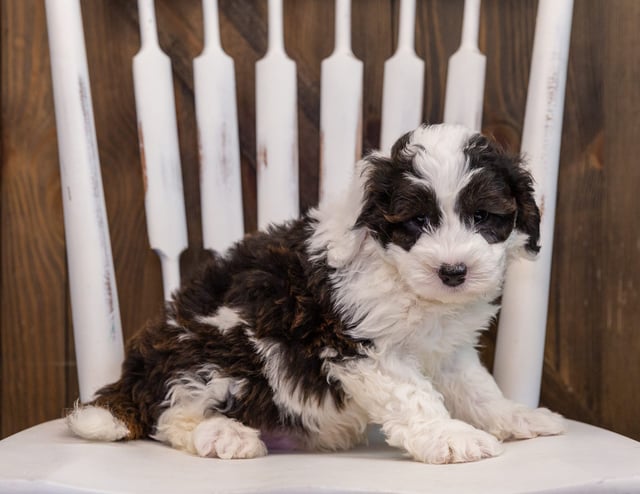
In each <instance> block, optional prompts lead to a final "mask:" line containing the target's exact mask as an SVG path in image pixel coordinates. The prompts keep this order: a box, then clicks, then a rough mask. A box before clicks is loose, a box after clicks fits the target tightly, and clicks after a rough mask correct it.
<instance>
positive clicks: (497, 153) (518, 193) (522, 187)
mask: <svg viewBox="0 0 640 494" xmlns="http://www.w3.org/2000/svg"><path fill="white" fill-rule="evenodd" d="M465 154H467V156H468V157H469V164H470V166H471V168H472V169H473V168H479V167H483V166H487V167H495V168H496V169H498V170H500V172H501V173H502V174H503V176H504V177H505V178H506V180H507V183H508V184H509V187H510V189H511V193H512V194H513V197H514V199H515V200H516V205H517V213H516V223H515V228H516V230H518V231H520V232H522V233H524V234H525V235H527V242H526V243H525V245H524V248H525V250H526V252H528V253H529V254H533V255H535V254H537V253H538V252H539V251H540V245H539V242H540V210H539V209H538V205H537V204H536V200H535V192H534V186H533V184H534V182H533V177H532V176H531V173H529V171H528V170H527V169H526V167H525V165H524V163H523V160H522V157H521V156H520V155H518V154H513V153H510V152H508V151H506V150H505V149H504V148H503V147H502V146H500V144H498V143H497V142H496V141H494V140H493V139H490V138H488V137H486V136H484V135H482V134H476V135H475V136H473V137H472V138H471V139H470V140H469V143H468V144H467V147H466V148H465Z"/></svg>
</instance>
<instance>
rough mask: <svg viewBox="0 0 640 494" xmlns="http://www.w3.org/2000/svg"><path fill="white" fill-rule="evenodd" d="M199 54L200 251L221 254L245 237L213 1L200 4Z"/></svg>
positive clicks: (232, 111) (226, 73)
mask: <svg viewBox="0 0 640 494" xmlns="http://www.w3.org/2000/svg"><path fill="white" fill-rule="evenodd" d="M202 10H203V17H204V37H205V43H204V50H203V51H202V54H201V55H200V56H199V57H196V59H195V60H194V61H193V76H194V92H195V106H196V120H197V125H198V145H199V148H200V201H201V206H202V237H203V243H204V247H205V248H207V249H211V250H215V251H218V252H224V251H225V250H226V249H227V248H228V247H229V246H230V245H231V244H232V243H233V242H235V241H237V240H239V239H240V238H242V236H243V235H244V219H243V212H242V183H241V177H240V145H239V137H238V112H237V108H236V80H235V73H234V64H233V60H232V59H231V57H229V56H228V55H227V54H226V53H225V52H224V51H223V49H222V46H221V43H220V29H219V25H218V1H217V0H203V2H202Z"/></svg>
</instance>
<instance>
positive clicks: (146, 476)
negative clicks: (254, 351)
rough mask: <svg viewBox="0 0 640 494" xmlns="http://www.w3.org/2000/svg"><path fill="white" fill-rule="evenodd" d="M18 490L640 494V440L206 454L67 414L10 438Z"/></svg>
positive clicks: (581, 437)
mask: <svg viewBox="0 0 640 494" xmlns="http://www.w3.org/2000/svg"><path fill="white" fill-rule="evenodd" d="M0 492H3V493H5V492H10V493H27V492H28V493H36V492H37V493H62V492H72V493H89V492H91V493H96V492H109V493H116V492H118V493H124V492H135V493H147V492H149V493H161V492H168V493H247V492H259V493H281V492H282V493H302V492H310V493H322V494H327V493H345V492H348V493H355V492H357V493H363V492H376V493H379V492H397V493H416V492H426V493H444V494H446V493H456V494H460V493H491V494H500V493H514V492H522V493H542V492H544V493H554V494H560V493H565V494H566V493H572V494H582V493H592V492H593V493H640V443H639V442H636V441H633V440H631V439H628V438H626V437H623V436H620V435H618V434H614V433H612V432H609V431H606V430H604V429H599V428H597V427H592V426H589V425H585V424H581V423H579V422H569V432H568V433H567V434H566V435H563V436H558V437H544V438H537V439H533V440H528V441H516V442H509V443H506V444H505V451H504V453H503V454H502V455H501V456H500V457H497V458H492V459H489V460H483V461H480V462H477V463H466V464H457V465H425V464H422V463H417V462H414V461H411V460H410V459H408V458H406V457H405V456H403V454H402V452H400V451H399V450H396V449H393V448H390V447H388V446H386V445H385V444H383V443H381V442H380V441H379V440H376V439H372V441H370V444H369V445H368V446H360V447H358V448H356V449H353V450H350V451H346V452H342V453H335V454H311V453H299V452H287V453H278V452H276V453H271V454H270V455H269V456H267V457H264V458H257V459H253V460H219V459H211V458H197V457H194V456H190V455H188V454H186V453H183V452H180V451H176V450H174V449H172V448H170V447H168V446H165V445H163V444H160V443H157V442H155V441H131V442H118V443H94V442H88V441H84V440H82V439H77V438H75V437H73V436H72V435H71V434H70V433H69V432H68V431H67V429H66V426H65V424H64V422H63V421H62V420H55V421H52V422H46V423H44V424H41V425H38V426H35V427H32V428H30V429H27V430H25V431H22V432H20V433H18V434H15V435H13V436H11V437H9V438H7V439H5V440H3V441H0Z"/></svg>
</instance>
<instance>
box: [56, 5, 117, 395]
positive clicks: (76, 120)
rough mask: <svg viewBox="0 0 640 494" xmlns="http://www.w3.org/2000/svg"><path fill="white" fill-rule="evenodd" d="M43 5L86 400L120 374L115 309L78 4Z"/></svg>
mask: <svg viewBox="0 0 640 494" xmlns="http://www.w3.org/2000/svg"><path fill="white" fill-rule="evenodd" d="M45 8H46V13H47V29H48V33H49V49H50V52H51V73H52V78H53V94H54V102H55V112H56V127H57V133H58V151H59V155H60V175H61V182H62V185H61V187H62V204H63V207H64V225H65V238H66V247H67V262H68V270H69V290H70V294H71V312H72V317H73V331H74V340H75V347H76V361H77V365H78V380H79V385H80V399H81V401H83V402H87V401H90V400H91V398H92V396H93V394H94V393H95V391H97V390H98V389H99V388H100V387H102V386H104V385H105V384H107V383H109V382H112V381H115V380H116V379H117V378H118V376H119V375H120V364H121V363H122V360H123V358H124V350H123V342H122V328H121V322H120V309H119V305H118V291H117V289H116V281H115V274H114V269H113V259H112V254H111V242H110V239H109V228H108V223H107V215H106V207H105V203H104V195H103V191H102V177H101V174H100V160H99V156H98V146H97V141H96V131H95V125H94V119H93V104H92V101H91V87H90V85H89V73H88V69H87V58H86V52H85V43H84V33H83V31H82V16H81V12H80V3H79V1H78V0H47V2H46V3H45Z"/></svg>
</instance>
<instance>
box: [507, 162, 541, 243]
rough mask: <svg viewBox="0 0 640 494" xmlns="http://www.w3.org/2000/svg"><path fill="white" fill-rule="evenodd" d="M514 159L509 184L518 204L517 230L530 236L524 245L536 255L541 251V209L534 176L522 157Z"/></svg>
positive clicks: (510, 169)
mask: <svg viewBox="0 0 640 494" xmlns="http://www.w3.org/2000/svg"><path fill="white" fill-rule="evenodd" d="M514 161H515V162H514V163H513V165H512V166H511V167H509V182H510V183H509V185H510V186H511V190H512V191H513V195H514V197H515V199H516V204H517V205H518V212H517V216H516V230H519V231H521V232H522V233H524V234H525V235H527V236H528V237H529V238H528V240H527V243H526V244H525V245H524V247H525V249H526V251H527V252H528V253H530V254H533V255H535V254H537V253H538V252H540V209H539V208H538V205H537V204H536V200H535V195H534V194H535V193H534V188H533V177H532V176H531V174H530V173H529V171H528V170H526V169H525V167H524V165H523V163H522V159H521V158H520V157H514Z"/></svg>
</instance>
